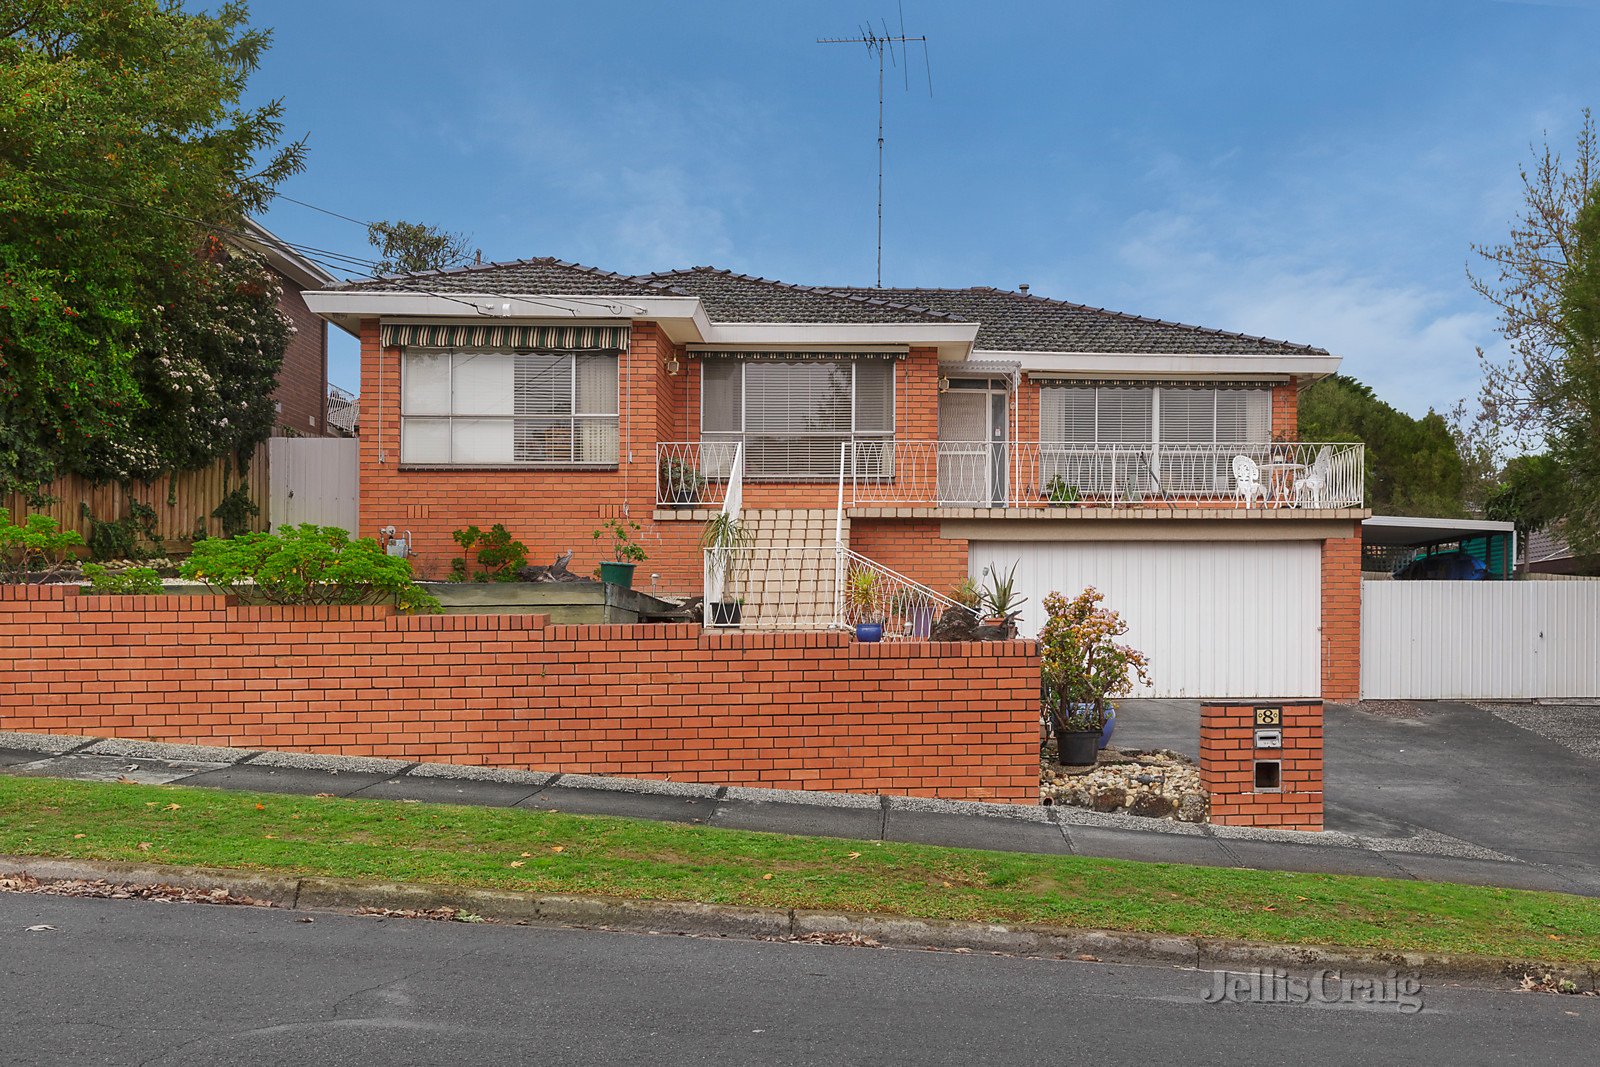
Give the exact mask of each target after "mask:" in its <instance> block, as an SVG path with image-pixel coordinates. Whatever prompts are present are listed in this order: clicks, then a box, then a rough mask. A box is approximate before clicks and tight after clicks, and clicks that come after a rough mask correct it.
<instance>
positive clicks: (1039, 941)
mask: <svg viewBox="0 0 1600 1067" xmlns="http://www.w3.org/2000/svg"><path fill="white" fill-rule="evenodd" d="M19 875H26V876H30V877H32V878H35V879H37V880H39V881H40V882H43V883H51V882H65V881H70V880H74V879H82V880H87V881H95V880H99V881H105V882H109V883H116V884H137V885H150V884H156V885H168V886H175V887H178V888H181V889H195V890H210V889H226V890H227V891H228V892H229V893H230V894H231V895H233V896H236V897H250V898H253V899H255V900H258V901H264V902H267V903H270V904H271V905H273V906H274V907H279V908H284V909H288V910H293V911H314V912H341V913H349V912H352V911H355V910H356V909H359V908H378V909H393V910H395V911H431V910H433V909H437V908H453V909H456V910H458V911H462V912H469V913H471V914H473V915H477V916H481V917H482V918H484V919H490V920H495V921H498V922H508V923H519V924H528V925H546V926H573V927H580V928H584V929H604V930H617V931H625V932H634V933H651V934H678V935H691V936H700V937H740V938H757V939H795V938H807V937H816V938H820V939H828V938H846V939H848V938H861V939H868V940H870V941H871V942H875V943H876V944H878V945H882V946H892V947H898V948H916V949H928V950H934V951H957V952H988V953H999V954H1003V955H1010V956H1033V957H1044V958H1055V959H1087V960H1091V961H1094V962H1104V963H1162V964H1170V965H1172V966H1181V967H1192V968H1196V969H1201V970H1254V969H1257V968H1265V967H1279V968H1284V969H1286V970H1288V971H1291V972H1305V971H1314V970H1325V969H1327V970H1339V971H1342V972H1346V973H1351V974H1377V975H1381V974H1384V973H1386V972H1389V971H1402V972H1415V973H1417V974H1419V975H1420V976H1421V977H1423V978H1425V979H1434V980H1440V979H1451V980H1457V981H1462V980H1464V981H1473V982H1480V983H1492V984H1496V985H1502V984H1504V983H1506V982H1514V983H1515V982H1520V980H1521V979H1522V978H1523V977H1524V976H1527V975H1533V976H1536V977H1537V976H1550V977H1551V978H1553V979H1557V980H1559V979H1567V980H1569V981H1571V982H1572V983H1574V984H1575V986H1576V987H1577V989H1578V990H1579V991H1581V992H1600V961H1596V962H1593V963H1589V964H1584V963H1559V962H1552V961H1541V960H1519V959H1508V958H1497V957H1491V956H1475V955H1466V954H1457V953H1418V952H1384V951H1377V950H1370V949H1353V948H1340V947H1332V946H1320V945H1285V944H1267V943H1261V942H1252V941H1234V940H1228V939H1224V938H1213V937H1190V936H1184V935H1176V934H1149V933H1138V932H1127V931H1120V930H1082V929H1073V928H1064V927H1049V926H1030V925H1010V924H1003V923H979V922H960V921H952V920H941V919H913V918H905V917H901V916H890V915H857V914H851V913H846V912H828V911H809V910H804V909H796V908H751V907H740V906H734V905H726V904H700V903H694V902H687V901H652V900H630V899H626V898H621V897H607V896H580V895H563V894H540V893H521V892H515V891H512V890H503V889H472V888H467V887H463V886H443V885H426V884H418V883H395V882H360V881H354V880H347V879H338V878H313V877H306V878H297V877H293V876H286V875H273V874H256V873H251V872H245V871H238V870H224V869H218V868H210V867H180V866H168V865H163V864H156V863H123V862H110V861H102V860H78V859H55V858H51V857H43V856H0V877H7V876H10V877H15V876H19Z"/></svg>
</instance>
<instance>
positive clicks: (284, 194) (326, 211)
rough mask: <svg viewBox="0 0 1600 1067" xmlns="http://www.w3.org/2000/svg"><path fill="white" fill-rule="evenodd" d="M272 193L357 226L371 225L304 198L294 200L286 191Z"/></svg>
mask: <svg viewBox="0 0 1600 1067" xmlns="http://www.w3.org/2000/svg"><path fill="white" fill-rule="evenodd" d="M272 195H273V196H274V197H276V198H277V199H279V200H287V201H289V203H291V204H299V205H300V206H301V207H308V208H310V209H311V210H312V211H320V212H322V213H323V214H324V215H332V216H333V217H334V218H336V219H343V220H344V221H346V222H353V223H355V224H356V225H357V226H371V225H373V224H372V223H370V222H362V221H361V220H360V219H353V218H351V217H350V216H349V215H341V214H339V213H338V212H337V211H330V210H329V209H327V208H325V207H318V206H317V205H315V204H308V203H306V202H305V201H304V200H296V199H295V198H294V197H292V196H290V195H288V194H287V193H273V194H272Z"/></svg>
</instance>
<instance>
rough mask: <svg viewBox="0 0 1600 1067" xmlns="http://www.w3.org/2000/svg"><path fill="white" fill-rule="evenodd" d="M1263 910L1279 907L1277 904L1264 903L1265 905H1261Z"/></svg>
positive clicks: (1275, 909) (1272, 909) (1274, 909)
mask: <svg viewBox="0 0 1600 1067" xmlns="http://www.w3.org/2000/svg"><path fill="white" fill-rule="evenodd" d="M1261 910H1262V911H1277V910H1278V907H1277V905H1275V904H1263V905H1261Z"/></svg>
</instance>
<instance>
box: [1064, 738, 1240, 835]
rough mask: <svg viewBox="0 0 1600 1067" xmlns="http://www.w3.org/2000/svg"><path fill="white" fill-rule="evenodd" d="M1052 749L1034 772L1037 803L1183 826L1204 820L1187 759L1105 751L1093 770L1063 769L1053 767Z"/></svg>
mask: <svg viewBox="0 0 1600 1067" xmlns="http://www.w3.org/2000/svg"><path fill="white" fill-rule="evenodd" d="M1054 747H1055V745H1054V742H1051V743H1050V744H1049V745H1048V746H1046V747H1045V748H1044V749H1043V750H1042V751H1041V753H1040V768H1039V770H1040V783H1039V793H1040V797H1041V799H1043V800H1048V801H1049V802H1050V803H1051V804H1052V805H1055V804H1065V805H1067V806H1069V807H1079V808H1089V809H1091V810H1094V811H1099V812H1118V813H1122V814H1128V815H1139V816H1143V817H1146V818H1158V819H1177V820H1179V821H1182V822H1205V821H1207V819H1208V817H1209V814H1210V801H1209V799H1208V797H1207V794H1206V791H1205V787H1204V786H1203V785H1202V784H1201V782H1200V773H1199V768H1198V767H1196V766H1195V764H1194V763H1193V761H1191V760H1190V759H1189V758H1188V757H1186V756H1182V755H1179V754H1178V753H1176V752H1171V751H1168V750H1166V749H1162V750H1159V751H1154V752H1145V751H1127V750H1119V749H1117V748H1114V747H1108V748H1106V749H1105V750H1103V751H1102V752H1101V753H1100V758H1099V760H1098V762H1096V763H1095V764H1094V765H1093V766H1091V767H1073V768H1066V767H1062V766H1060V765H1058V764H1057V763H1056V762H1055V755H1054V752H1053V749H1054Z"/></svg>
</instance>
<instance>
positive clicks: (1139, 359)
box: [972, 349, 1339, 379]
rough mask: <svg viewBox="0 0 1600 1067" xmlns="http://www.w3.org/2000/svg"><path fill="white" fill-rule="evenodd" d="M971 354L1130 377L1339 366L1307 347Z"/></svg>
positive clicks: (1310, 371)
mask: <svg viewBox="0 0 1600 1067" xmlns="http://www.w3.org/2000/svg"><path fill="white" fill-rule="evenodd" d="M972 358H973V359H982V360H1004V361H1007V362H1014V363H1017V364H1020V365H1021V367H1022V371H1023V373H1024V374H1028V373H1038V374H1040V375H1046V374H1052V375H1083V376H1084V377H1096V378H1098V377H1131V378H1213V379H1215V378H1226V377H1236V378H1260V377H1263V376H1267V377H1280V376H1281V377H1289V376H1291V375H1292V376H1295V377H1298V378H1302V379H1309V378H1321V377H1325V376H1326V375H1329V374H1334V373H1336V372H1337V371H1338V369H1339V357H1338V356H1333V355H1318V354H1314V353H1310V352H1307V353H1305V354H1304V355H1299V354H1295V353H1288V352H1272V353H1261V354H1259V355H1257V354H1246V353H1238V352H1230V353H1223V352H1219V353H1209V352H1184V353H1181V354H1163V353H1145V352H1002V351H993V350H989V349H980V350H977V351H974V352H973V353H972Z"/></svg>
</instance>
